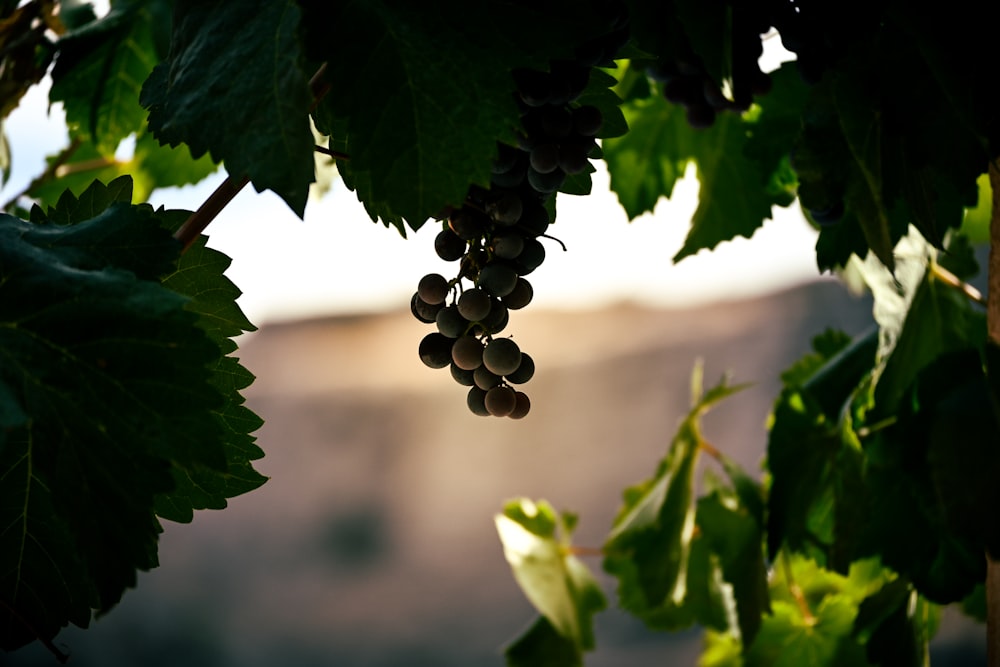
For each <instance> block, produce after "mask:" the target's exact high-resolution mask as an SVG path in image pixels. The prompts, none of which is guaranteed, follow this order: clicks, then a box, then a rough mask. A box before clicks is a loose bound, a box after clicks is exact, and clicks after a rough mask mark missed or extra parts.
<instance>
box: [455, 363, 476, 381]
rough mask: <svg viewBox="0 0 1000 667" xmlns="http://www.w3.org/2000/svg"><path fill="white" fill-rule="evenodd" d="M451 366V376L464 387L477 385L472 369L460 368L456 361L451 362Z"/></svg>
mask: <svg viewBox="0 0 1000 667" xmlns="http://www.w3.org/2000/svg"><path fill="white" fill-rule="evenodd" d="M449 368H450V369H451V377H452V378H453V379H454V380H455V382H457V383H459V384H460V385H462V386H463V387H474V386H475V385H476V381H475V380H474V379H473V377H472V376H473V372H472V371H467V370H465V369H464V368H459V367H458V366H456V365H455V362H454V361H452V362H451V363H450V364H449Z"/></svg>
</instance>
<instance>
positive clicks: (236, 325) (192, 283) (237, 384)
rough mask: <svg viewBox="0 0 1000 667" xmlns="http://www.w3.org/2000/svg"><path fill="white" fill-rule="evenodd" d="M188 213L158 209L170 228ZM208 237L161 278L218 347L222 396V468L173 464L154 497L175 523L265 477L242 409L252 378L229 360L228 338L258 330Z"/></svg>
mask: <svg viewBox="0 0 1000 667" xmlns="http://www.w3.org/2000/svg"><path fill="white" fill-rule="evenodd" d="M188 215H189V212H187V211H162V210H161V211H158V212H157V217H158V218H159V219H160V221H161V223H162V224H163V225H164V226H165V227H166V228H167V229H169V230H171V231H174V230H176V229H177V228H179V227H180V225H181V224H182V223H183V222H184V220H185V219H186V218H187V217H188ZM206 241H207V237H205V236H202V237H201V238H199V239H198V240H197V241H195V242H194V243H193V244H192V245H191V246H190V247H189V248H188V249H187V251H185V253H184V254H183V255H182V256H181V258H180V260H179V261H178V263H177V268H176V270H175V271H174V272H173V273H171V274H170V275H168V276H166V277H165V278H164V279H163V285H164V286H165V287H168V288H169V289H172V290H173V291H175V292H177V293H178V294H183V295H184V296H187V297H189V298H190V301H189V302H188V304H187V309H188V310H190V311H192V312H194V313H197V315H198V326H199V327H200V328H201V329H202V330H204V331H205V333H206V334H208V336H209V338H210V339H211V340H212V341H214V342H215V344H216V345H217V346H218V348H219V352H220V355H228V356H220V358H219V359H218V360H217V361H216V362H214V363H213V364H212V365H211V370H212V378H211V383H212V385H213V386H214V387H216V388H217V389H218V390H219V392H220V393H221V394H222V396H223V397H224V400H225V402H224V404H223V405H222V406H221V407H220V408H219V409H218V410H215V411H214V414H215V416H216V418H217V419H218V422H219V425H220V427H221V429H222V432H223V439H224V444H223V446H224V449H225V458H226V465H225V467H224V468H223V469H219V468H214V467H208V466H198V465H195V466H185V465H183V464H181V463H175V465H174V466H173V469H172V471H173V475H174V478H175V482H176V486H175V488H174V489H173V490H172V491H170V492H169V493H167V494H161V495H160V496H159V497H158V498H157V501H156V502H157V504H156V513H157V515H158V516H161V517H163V518H167V519H171V520H174V521H183V522H187V521H191V519H192V517H193V514H194V510H197V509H223V508H225V507H226V505H227V502H226V500H227V499H228V498H232V497H234V496H237V495H240V494H242V493H246V492H248V491H252V490H253V489H256V488H257V487H259V486H261V485H262V484H263V483H264V482H265V481H267V478H266V477H264V476H262V475H261V474H259V473H258V472H257V471H256V470H254V469H253V466H252V464H251V462H252V461H254V460H257V459H259V458H261V457H263V455H264V452H263V451H261V449H260V448H259V447H258V446H257V445H256V444H255V441H256V438H255V437H254V436H253V435H251V433H253V432H254V431H256V430H257V429H258V428H260V426H261V425H262V424H263V421H262V420H261V419H260V417H258V416H257V415H256V414H254V413H253V411H251V410H250V409H248V408H247V407H246V406H244V405H243V403H244V398H243V396H242V395H241V394H240V391H241V390H242V389H245V388H246V387H248V386H249V385H250V384H251V383H252V382H253V380H254V376H253V375H252V374H251V373H250V372H249V371H248V370H246V369H245V368H244V367H243V366H241V365H240V363H239V360H238V359H236V358H235V357H233V356H231V354H232V353H233V352H234V351H235V350H236V343H235V342H234V341H232V340H231V339H232V338H233V337H236V336H239V335H240V334H242V333H244V332H248V331H255V330H256V327H254V326H253V324H251V323H250V321H249V320H248V319H247V318H246V316H245V315H244V314H243V311H242V310H240V307H239V306H238V305H237V303H236V299H237V298H239V296H240V290H239V289H238V288H237V287H236V286H235V285H234V284H233V283H232V282H231V281H230V280H229V279H228V278H226V277H225V275H224V274H225V271H226V269H227V268H229V265H230V262H231V260H230V259H229V257H227V256H226V255H224V254H223V253H221V252H219V251H217V250H213V249H211V248H208V247H206V245H205V243H206Z"/></svg>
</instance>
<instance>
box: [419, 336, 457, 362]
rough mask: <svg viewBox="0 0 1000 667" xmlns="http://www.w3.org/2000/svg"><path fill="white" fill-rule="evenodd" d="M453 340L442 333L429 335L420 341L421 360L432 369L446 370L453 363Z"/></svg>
mask: <svg viewBox="0 0 1000 667" xmlns="http://www.w3.org/2000/svg"><path fill="white" fill-rule="evenodd" d="M453 342H454V341H452V339H450V338H448V337H447V336H443V335H442V334H440V333H436V332H435V333H429V334H427V335H426V336H424V338H423V340H421V341H420V348H419V352H420V360H421V361H422V362H424V365H426V366H429V367H430V368H444V367H445V366H447V365H448V364H450V363H451V346H452V343H453Z"/></svg>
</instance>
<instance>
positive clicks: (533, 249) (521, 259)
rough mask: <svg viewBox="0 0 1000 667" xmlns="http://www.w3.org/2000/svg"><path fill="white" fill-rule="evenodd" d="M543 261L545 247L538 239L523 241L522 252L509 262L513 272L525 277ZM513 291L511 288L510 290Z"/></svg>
mask: <svg viewBox="0 0 1000 667" xmlns="http://www.w3.org/2000/svg"><path fill="white" fill-rule="evenodd" d="M544 261H545V246H543V245H542V244H541V243H540V242H539V241H538V239H525V240H524V250H522V251H521V254H520V255H518V256H517V257H516V258H515V259H513V260H512V261H511V264H513V266H514V270H515V271H517V273H519V274H520V275H522V276H526V275H528V274H529V273H531V272H532V271H534V270H535V269H537V268H538V267H539V266H541V265H542V262H544ZM511 289H513V288H511Z"/></svg>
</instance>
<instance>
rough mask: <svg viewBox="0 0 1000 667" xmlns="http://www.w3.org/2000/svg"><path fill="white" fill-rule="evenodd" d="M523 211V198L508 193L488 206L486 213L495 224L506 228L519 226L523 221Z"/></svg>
mask: <svg viewBox="0 0 1000 667" xmlns="http://www.w3.org/2000/svg"><path fill="white" fill-rule="evenodd" d="M522 210H523V206H522V204H521V198H520V197H518V196H517V195H516V194H514V193H513V192H508V193H506V194H504V195H503V196H502V197H500V198H499V199H498V200H496V201H494V202H490V203H489V204H487V205H486V213H487V214H488V215H489V216H490V217H491V218H493V221H494V222H496V223H497V224H498V225H502V226H504V227H508V226H510V225H515V224H517V221H518V220H520V219H521V211H522Z"/></svg>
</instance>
